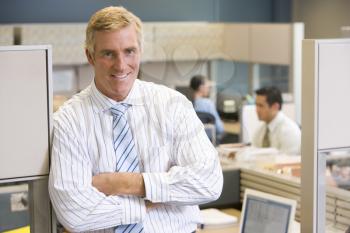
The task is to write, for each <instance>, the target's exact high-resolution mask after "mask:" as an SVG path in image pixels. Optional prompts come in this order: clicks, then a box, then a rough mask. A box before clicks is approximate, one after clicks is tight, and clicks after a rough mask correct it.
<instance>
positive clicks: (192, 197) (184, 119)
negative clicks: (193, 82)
mask: <svg viewBox="0 0 350 233" xmlns="http://www.w3.org/2000/svg"><path fill="white" fill-rule="evenodd" d="M175 102H176V104H173V108H172V110H171V111H170V113H169V115H168V116H169V117H170V118H171V121H172V131H173V132H172V140H173V141H172V145H171V146H170V147H169V148H168V149H167V150H164V151H162V153H169V154H170V155H169V157H171V158H172V161H173V163H174V165H173V166H172V167H171V168H170V169H169V171H167V172H152V173H143V177H144V181H145V187H146V199H148V200H150V201H152V202H163V203H168V204H177V205H198V204H203V203H207V202H210V201H214V200H216V199H217V198H218V197H219V196H220V194H221V191H222V185H223V175H222V170H221V166H220V163H219V158H218V154H217V151H216V149H215V148H214V147H213V145H212V143H211V142H210V141H209V139H208V137H207V135H206V133H205V131H204V127H203V124H202V123H201V122H200V120H199V119H198V117H197V115H196V113H195V111H194V109H193V107H192V105H191V103H190V102H189V101H185V100H183V99H182V98H181V97H179V99H177V101H175Z"/></svg>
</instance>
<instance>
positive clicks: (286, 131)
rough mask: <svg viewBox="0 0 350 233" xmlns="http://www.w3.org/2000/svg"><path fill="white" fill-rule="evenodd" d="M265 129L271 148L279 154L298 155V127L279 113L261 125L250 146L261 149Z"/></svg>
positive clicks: (299, 142)
mask: <svg viewBox="0 0 350 233" xmlns="http://www.w3.org/2000/svg"><path fill="white" fill-rule="evenodd" d="M266 127H268V128H269V131H270V132H269V139H270V145H271V147H274V148H276V149H278V150H279V151H280V152H281V153H285V154H289V155H300V149H301V132H300V128H299V127H298V125H297V124H296V123H295V122H294V121H293V120H291V119H290V118H288V117H287V116H286V115H284V114H283V112H281V111H279V112H278V113H277V115H276V116H275V118H274V119H273V120H272V121H271V122H270V123H269V124H267V125H266V123H265V124H262V125H261V126H260V127H259V128H258V129H257V131H256V132H255V135H254V137H253V140H252V145H253V146H255V147H262V142H263V138H264V135H265V131H266Z"/></svg>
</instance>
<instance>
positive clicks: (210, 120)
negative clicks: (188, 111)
mask: <svg viewBox="0 0 350 233" xmlns="http://www.w3.org/2000/svg"><path fill="white" fill-rule="evenodd" d="M196 113H197V116H198V118H199V119H200V120H201V122H202V123H203V125H204V129H205V132H206V133H207V136H208V138H209V139H210V141H211V142H212V143H213V145H216V127H215V117H214V116H213V115H212V114H211V113H208V112H196Z"/></svg>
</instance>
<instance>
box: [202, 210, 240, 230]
mask: <svg viewBox="0 0 350 233" xmlns="http://www.w3.org/2000/svg"><path fill="white" fill-rule="evenodd" d="M201 217H202V224H200V226H199V228H201V229H203V228H224V227H229V226H232V225H234V224H236V223H237V217H235V216H232V215H229V214H226V213H224V212H222V211H220V210H218V209H214V208H210V209H204V210H201Z"/></svg>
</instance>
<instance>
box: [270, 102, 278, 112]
mask: <svg viewBox="0 0 350 233" xmlns="http://www.w3.org/2000/svg"><path fill="white" fill-rule="evenodd" d="M271 108H273V109H274V110H276V111H279V110H280V104H279V103H277V102H276V103H273V104H272V105H271Z"/></svg>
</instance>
